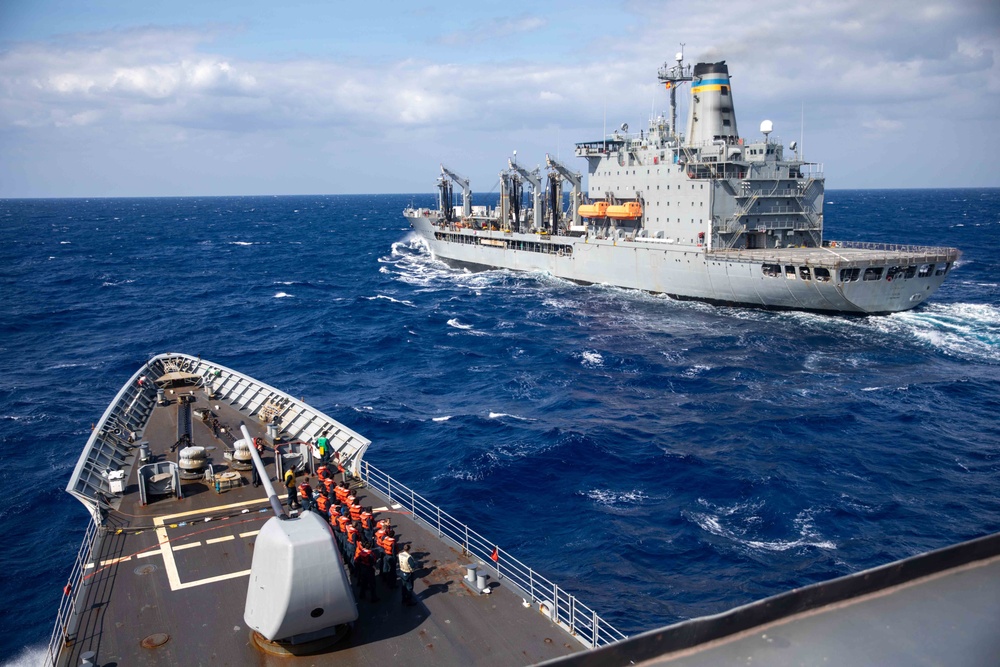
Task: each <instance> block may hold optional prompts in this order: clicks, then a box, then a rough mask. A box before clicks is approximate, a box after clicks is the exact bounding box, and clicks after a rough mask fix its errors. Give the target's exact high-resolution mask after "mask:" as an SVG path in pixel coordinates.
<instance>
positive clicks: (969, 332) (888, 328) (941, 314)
mask: <svg viewBox="0 0 1000 667" xmlns="http://www.w3.org/2000/svg"><path fill="white" fill-rule="evenodd" d="M875 326H876V328H878V329H880V330H882V331H885V332H887V333H894V334H899V333H903V334H906V335H910V336H913V337H914V338H916V339H917V340H919V341H921V342H923V343H925V344H928V345H931V346H932V347H934V348H936V349H938V350H940V351H941V352H943V353H945V354H947V355H953V356H959V357H964V358H970V359H976V360H989V361H993V362H998V361H1000V308H997V307H996V306H993V305H990V304H985V303H951V304H937V303H931V304H928V305H926V306H925V307H924V308H922V309H919V310H910V311H906V312H904V313H895V314H893V315H889V316H886V317H885V318H879V319H878V321H877V322H876V323H875Z"/></svg>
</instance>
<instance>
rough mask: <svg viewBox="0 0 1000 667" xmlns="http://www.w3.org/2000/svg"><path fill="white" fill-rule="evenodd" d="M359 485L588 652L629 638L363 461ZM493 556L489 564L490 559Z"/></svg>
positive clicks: (548, 582)
mask: <svg viewBox="0 0 1000 667" xmlns="http://www.w3.org/2000/svg"><path fill="white" fill-rule="evenodd" d="M361 479H362V481H363V482H364V483H365V485H366V486H368V487H369V488H371V489H373V490H374V491H375V492H376V493H379V494H380V495H382V496H383V497H384V498H385V499H386V500H387V501H389V504H390V505H392V504H397V505H399V506H400V507H401V508H402V509H404V510H406V511H408V512H410V513H411V515H412V517H413V519H414V520H415V521H417V522H418V523H422V524H424V525H425V526H427V527H428V528H429V529H430V530H432V531H434V532H436V533H437V536H438V537H439V538H441V539H442V540H444V541H446V542H450V543H452V544H454V545H455V546H457V547H458V548H459V549H461V550H462V553H463V554H466V555H468V556H469V557H471V558H473V559H474V560H477V561H478V562H479V563H480V566H479V567H480V569H482V567H483V566H486V567H488V568H489V569H491V570H492V571H493V572H494V573H495V574H496V577H497V580H498V581H499V580H504V579H505V580H506V581H507V585H508V586H510V587H511V588H513V589H515V590H516V591H517V592H518V593H519V594H520V595H521V597H523V598H524V599H525V600H530V601H531V602H532V604H537V608H538V609H539V610H540V611H541V612H542V613H543V614H545V615H546V616H548V617H549V618H550V619H551V620H552V621H553V622H555V623H557V624H558V625H559V626H560V627H562V628H563V629H564V630H566V631H567V632H569V633H570V634H571V635H573V636H574V637H575V638H576V639H577V640H578V641H579V642H580V643H582V644H583V645H585V646H588V647H590V648H597V647H598V646H604V645H606V644H612V643H614V642H617V641H621V640H623V639H627V638H628V637H627V636H626V635H625V634H624V633H622V632H620V631H619V630H617V629H616V628H615V627H613V626H612V625H611V624H610V623H608V622H607V621H605V620H604V619H602V618H601V617H600V616H598V615H597V612H596V611H594V610H593V609H591V608H590V607H588V606H587V605H585V604H583V603H582V602H580V601H579V600H578V599H577V598H576V596H575V595H572V594H571V593H569V592H567V591H565V590H563V589H561V588H560V587H559V586H558V585H557V584H555V583H553V582H551V581H549V580H548V579H546V578H545V577H543V576H542V575H540V574H539V573H538V572H536V571H535V570H533V569H532V568H530V567H528V566H527V565H525V564H524V563H522V562H521V561H520V560H518V559H517V558H514V557H513V556H511V555H510V554H509V553H508V552H507V551H505V550H503V549H501V548H499V547H498V546H497V545H496V544H495V543H493V542H491V541H489V540H487V539H486V538H485V537H483V536H482V535H480V534H479V533H477V532H476V531H474V530H472V529H471V528H469V526H468V525H466V524H464V523H462V522H460V521H459V520H457V519H456V518H455V517H453V516H451V515H450V514H448V513H447V512H444V511H443V510H442V509H441V508H440V507H438V506H437V505H435V504H433V503H431V502H430V501H428V500H427V499H426V498H424V497H423V496H421V495H420V494H418V493H417V492H416V491H414V490H413V489H411V488H410V487H408V486H406V485H405V484H403V483H402V482H399V481H397V480H395V479H393V478H392V477H390V476H389V475H387V474H386V473H384V472H382V471H381V470H379V469H378V468H376V467H375V466H373V465H371V464H370V463H368V461H363V462H362V464H361ZM494 555H495V556H496V558H495V559H494V558H493V556H494Z"/></svg>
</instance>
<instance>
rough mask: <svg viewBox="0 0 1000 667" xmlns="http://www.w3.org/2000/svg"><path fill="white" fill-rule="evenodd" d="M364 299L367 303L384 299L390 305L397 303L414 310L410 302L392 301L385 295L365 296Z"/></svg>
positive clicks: (392, 299)
mask: <svg viewBox="0 0 1000 667" xmlns="http://www.w3.org/2000/svg"><path fill="white" fill-rule="evenodd" d="M364 298H365V299H366V300H368V301H376V300H378V299H385V300H386V301H391V302H392V303H398V304H401V305H403V306H409V307H411V308H416V306H415V305H413V302H412V301H405V300H403V301H401V300H399V299H394V298H392V297H391V296H386V295H385V294H376V295H375V296H366V297H364Z"/></svg>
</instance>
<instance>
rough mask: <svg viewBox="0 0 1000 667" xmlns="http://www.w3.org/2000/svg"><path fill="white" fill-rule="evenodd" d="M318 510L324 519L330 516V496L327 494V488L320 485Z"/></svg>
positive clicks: (317, 495)
mask: <svg viewBox="0 0 1000 667" xmlns="http://www.w3.org/2000/svg"><path fill="white" fill-rule="evenodd" d="M316 510H317V511H318V512H319V513H320V516H322V517H323V518H324V519H329V518H330V497H329V496H328V495H327V494H326V489H324V488H323V487H319V489H318V493H317V494H316Z"/></svg>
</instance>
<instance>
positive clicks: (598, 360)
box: [580, 350, 604, 368]
mask: <svg viewBox="0 0 1000 667" xmlns="http://www.w3.org/2000/svg"><path fill="white" fill-rule="evenodd" d="M580 356H581V357H583V361H581V362H580V363H581V364H583V365H584V366H590V367H592V368H593V367H597V366H603V365H604V357H602V356H601V353H600V352H595V351H594V350H584V351H583V352H581V353H580Z"/></svg>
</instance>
